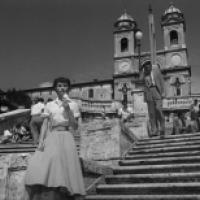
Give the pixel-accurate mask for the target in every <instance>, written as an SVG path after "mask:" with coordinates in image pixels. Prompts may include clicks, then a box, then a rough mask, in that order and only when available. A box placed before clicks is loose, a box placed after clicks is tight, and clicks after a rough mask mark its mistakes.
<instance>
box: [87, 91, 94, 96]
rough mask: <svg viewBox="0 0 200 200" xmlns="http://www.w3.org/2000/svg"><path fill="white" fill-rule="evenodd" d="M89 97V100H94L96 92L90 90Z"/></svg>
mask: <svg viewBox="0 0 200 200" xmlns="http://www.w3.org/2000/svg"><path fill="white" fill-rule="evenodd" d="M88 96H89V98H93V97H94V90H93V89H89V94H88Z"/></svg>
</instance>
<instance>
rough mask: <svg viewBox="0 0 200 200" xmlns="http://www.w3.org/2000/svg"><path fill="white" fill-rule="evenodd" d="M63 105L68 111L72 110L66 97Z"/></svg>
mask: <svg viewBox="0 0 200 200" xmlns="http://www.w3.org/2000/svg"><path fill="white" fill-rule="evenodd" d="M62 105H63V107H64V109H65V110H66V111H70V106H69V101H68V100H66V99H64V100H63V103H62Z"/></svg>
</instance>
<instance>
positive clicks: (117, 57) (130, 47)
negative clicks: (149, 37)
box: [113, 11, 136, 75]
mask: <svg viewBox="0 0 200 200" xmlns="http://www.w3.org/2000/svg"><path fill="white" fill-rule="evenodd" d="M135 28H136V22H135V20H134V19H133V18H132V17H131V16H130V15H128V14H127V13H126V11H125V12H124V14H123V15H122V16H121V17H120V18H118V20H117V21H116V22H115V24H114V33H113V34H114V75H121V74H129V73H133V72H134V68H133V56H134V51H135V39H134V30H135Z"/></svg>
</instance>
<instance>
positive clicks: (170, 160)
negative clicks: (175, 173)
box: [119, 156, 200, 166]
mask: <svg viewBox="0 0 200 200" xmlns="http://www.w3.org/2000/svg"><path fill="white" fill-rule="evenodd" d="M194 162H195V163H200V156H189V157H187V156H185V157H160V158H144V159H135V160H134V159H133V160H120V161H119V165H120V166H133V165H159V164H175V163H194Z"/></svg>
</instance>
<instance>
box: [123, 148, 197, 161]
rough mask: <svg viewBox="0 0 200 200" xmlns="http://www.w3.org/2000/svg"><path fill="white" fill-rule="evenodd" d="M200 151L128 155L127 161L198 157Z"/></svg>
mask: <svg viewBox="0 0 200 200" xmlns="http://www.w3.org/2000/svg"><path fill="white" fill-rule="evenodd" d="M198 155H200V150H199V151H181V152H160V153H144V154H133V155H127V156H126V157H125V159H127V160H130V159H131V160H132V159H142V158H143V159H144V158H160V157H185V156H187V157H188V156H198Z"/></svg>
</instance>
